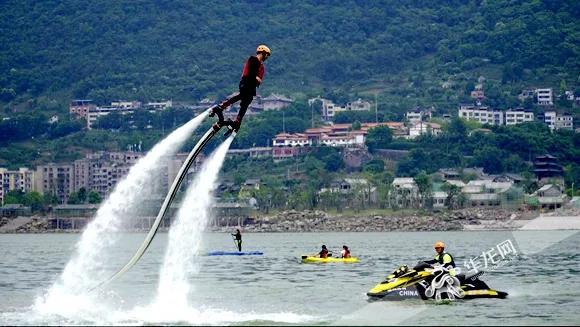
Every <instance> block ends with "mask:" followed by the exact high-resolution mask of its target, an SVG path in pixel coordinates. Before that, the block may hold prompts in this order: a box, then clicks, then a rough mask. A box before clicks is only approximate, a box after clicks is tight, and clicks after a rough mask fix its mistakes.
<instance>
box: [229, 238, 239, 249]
mask: <svg viewBox="0 0 580 327" xmlns="http://www.w3.org/2000/svg"><path fill="white" fill-rule="evenodd" d="M230 235H231V234H230ZM232 241H234V248H235V249H236V250H238V251H240V248H239V246H238V242H237V241H236V236H235V235H232Z"/></svg>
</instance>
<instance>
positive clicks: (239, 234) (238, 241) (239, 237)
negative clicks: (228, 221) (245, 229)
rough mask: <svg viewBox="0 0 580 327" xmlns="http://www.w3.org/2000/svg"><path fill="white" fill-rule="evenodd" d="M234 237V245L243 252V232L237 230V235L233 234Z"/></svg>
mask: <svg viewBox="0 0 580 327" xmlns="http://www.w3.org/2000/svg"><path fill="white" fill-rule="evenodd" d="M232 236H233V237H234V243H236V245H237V246H238V251H240V252H242V232H240V229H236V233H235V234H232Z"/></svg>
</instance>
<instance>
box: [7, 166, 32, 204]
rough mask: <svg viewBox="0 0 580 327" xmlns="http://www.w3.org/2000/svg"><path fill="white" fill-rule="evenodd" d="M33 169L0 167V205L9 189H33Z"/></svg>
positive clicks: (27, 190) (26, 190) (24, 190)
mask: <svg viewBox="0 0 580 327" xmlns="http://www.w3.org/2000/svg"><path fill="white" fill-rule="evenodd" d="M35 190H36V187H35V185H34V171H32V170H30V169H28V168H19V169H18V170H8V169H6V168H0V205H4V198H5V196H6V194H7V193H8V192H10V191H22V192H32V191H35Z"/></svg>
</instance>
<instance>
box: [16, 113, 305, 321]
mask: <svg viewBox="0 0 580 327" xmlns="http://www.w3.org/2000/svg"><path fill="white" fill-rule="evenodd" d="M205 116H206V114H203V115H201V116H200V117H196V118H195V119H193V120H192V121H190V122H189V123H187V124H186V125H184V126H183V127H181V128H180V129H178V130H176V131H175V132H173V133H172V134H170V135H169V136H168V137H167V138H166V139H164V140H163V141H161V142H160V143H159V144H158V145H156V146H155V147H154V148H153V149H152V150H151V151H150V152H149V153H148V154H147V156H145V157H144V158H142V159H141V160H140V161H139V162H138V163H137V164H136V165H135V166H134V167H133V168H132V169H131V170H130V172H129V174H128V176H127V177H126V178H125V180H123V181H122V182H121V183H119V185H118V186H117V188H116V189H115V191H114V192H113V193H112V194H111V196H110V197H109V198H108V199H107V200H106V201H105V203H104V204H103V206H102V207H101V208H100V209H99V211H98V212H97V215H96V217H95V219H94V220H93V222H91V223H90V224H89V225H88V226H87V229H86V230H85V232H84V233H83V235H82V237H81V240H80V241H79V243H78V244H77V249H76V253H75V255H74V256H73V258H72V259H71V260H70V262H69V263H68V264H67V266H66V268H65V271H64V272H63V274H62V276H61V278H60V279H59V280H58V281H57V282H56V283H55V284H54V285H53V286H52V287H51V288H50V290H49V291H48V292H47V294H45V295H44V296H41V297H39V298H37V300H36V303H35V305H34V306H33V308H32V309H33V313H34V315H32V316H28V315H29V314H27V318H28V319H27V320H28V321H30V322H31V323H39V324H46V323H49V324H54V323H56V324H79V323H80V324H85V323H88V324H124V323H129V324H132V323H168V322H181V323H187V324H225V323H240V322H252V321H270V322H276V323H277V322H279V323H301V322H305V321H312V318H311V317H309V316H304V315H298V314H293V313H275V314H274V313H272V314H258V313H235V312H231V311H226V310H221V309H219V308H213V307H205V308H193V307H191V306H190V305H189V303H188V296H189V295H190V294H191V288H192V285H190V284H189V282H188V277H190V276H191V275H192V274H194V273H195V272H196V268H197V266H196V262H195V261H192V258H194V257H195V256H196V255H198V252H199V249H200V245H201V241H202V231H203V230H204V228H205V226H206V224H207V222H208V219H209V217H210V209H211V206H212V203H213V195H212V192H213V190H214V188H215V183H216V180H217V176H218V173H219V171H220V168H221V166H222V164H223V161H224V159H225V156H226V153H227V150H228V148H229V146H230V145H231V142H232V141H233V138H234V135H232V136H230V137H229V138H228V139H227V140H226V141H224V142H223V143H222V144H221V145H220V146H219V147H218V148H217V149H216V150H215V151H214V152H213V153H212V155H211V156H210V158H209V159H208V160H206V162H205V163H204V165H203V167H202V170H201V173H200V174H198V175H197V176H196V179H195V181H194V183H192V185H191V186H190V187H189V188H188V190H187V192H186V195H185V197H184V200H183V201H182V206H181V208H180V209H179V211H178V214H177V219H176V220H175V222H174V223H173V225H172V226H171V229H170V232H169V243H168V246H167V250H166V255H165V259H164V262H163V265H162V268H161V273H160V280H159V286H158V290H157V296H156V298H154V300H153V302H152V303H151V304H150V305H146V306H137V307H134V308H132V309H119V307H120V306H119V304H120V303H123V302H124V301H123V299H119V297H118V295H115V292H114V291H109V292H108V293H98V292H93V293H89V292H87V291H86V290H87V289H88V288H89V287H90V286H92V285H94V281H95V280H98V279H99V278H101V279H102V278H103V272H102V270H101V269H102V268H100V267H101V266H102V264H101V263H102V262H106V261H105V260H106V258H107V257H108V256H109V255H111V254H110V253H108V251H107V249H108V248H110V247H111V246H112V245H113V244H114V243H115V241H116V240H117V237H115V236H114V232H115V231H117V229H118V226H119V221H120V219H121V218H122V217H125V216H126V215H128V214H130V212H129V213H127V211H125V210H123V206H124V205H125V204H126V202H125V201H131V202H136V201H137V200H138V199H139V198H140V195H142V194H144V193H143V190H144V189H146V187H145V186H146V184H148V183H147V182H150V179H151V178H150V177H149V176H150V174H151V173H152V172H153V171H154V169H155V166H156V164H157V162H158V161H159V160H160V159H161V158H162V157H163V156H167V155H170V154H171V153H172V152H173V151H174V150H175V149H177V148H179V146H180V145H181V144H183V142H184V141H185V140H186V139H187V137H188V136H189V135H190V134H191V132H192V131H193V130H194V129H195V128H196V127H197V126H198V125H199V124H200V123H201V121H202V120H203V119H204V118H205Z"/></svg>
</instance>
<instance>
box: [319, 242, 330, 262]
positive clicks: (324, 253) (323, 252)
mask: <svg viewBox="0 0 580 327" xmlns="http://www.w3.org/2000/svg"><path fill="white" fill-rule="evenodd" d="M318 255H319V256H320V257H321V258H323V259H326V258H328V249H327V248H326V245H322V250H320V252H318Z"/></svg>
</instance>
